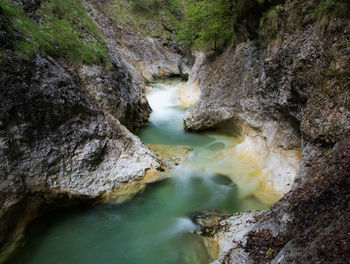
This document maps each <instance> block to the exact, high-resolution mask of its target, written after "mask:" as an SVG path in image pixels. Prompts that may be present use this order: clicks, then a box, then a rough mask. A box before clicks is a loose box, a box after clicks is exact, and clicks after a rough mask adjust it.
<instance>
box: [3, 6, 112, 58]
mask: <svg viewBox="0 0 350 264" xmlns="http://www.w3.org/2000/svg"><path fill="white" fill-rule="evenodd" d="M0 6H1V7H2V9H3V10H4V12H5V14H6V15H7V17H9V19H10V20H11V22H12V23H13V24H14V25H15V27H16V28H17V29H19V30H20V31H21V32H23V33H24V34H25V35H26V36H27V38H26V39H23V40H21V41H19V42H18V43H16V52H17V53H18V55H20V56H22V57H24V58H28V57H31V56H33V55H34V54H35V53H36V52H37V50H38V48H40V49H42V50H43V51H44V52H46V53H47V54H49V55H51V56H53V57H63V58H66V59H69V60H71V61H72V62H84V63H87V64H92V63H97V64H108V63H109V60H108V53H107V51H106V44H105V42H104V40H103V37H102V35H101V34H100V33H99V32H98V30H97V28H96V26H95V24H94V23H93V21H92V20H91V18H90V17H89V15H88V13H87V11H86V10H85V8H84V6H83V4H82V2H80V1H74V0H48V1H45V2H44V3H43V4H42V6H41V7H40V9H39V10H38V13H39V15H40V17H41V23H40V25H39V24H37V23H36V22H34V21H33V20H32V19H30V18H29V17H28V15H27V14H26V13H25V12H24V11H23V9H22V8H21V7H19V6H17V5H15V4H10V3H7V2H5V1H3V0H0ZM86 39H89V40H86Z"/></svg>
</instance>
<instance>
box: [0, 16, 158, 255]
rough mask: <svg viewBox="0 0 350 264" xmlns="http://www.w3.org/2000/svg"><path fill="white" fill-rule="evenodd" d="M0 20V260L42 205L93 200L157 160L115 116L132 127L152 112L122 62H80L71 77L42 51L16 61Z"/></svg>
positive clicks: (145, 170) (137, 176) (152, 166)
mask: <svg viewBox="0 0 350 264" xmlns="http://www.w3.org/2000/svg"><path fill="white" fill-rule="evenodd" d="M0 17H1V19H0V30H1V32H0V33H1V34H0V35H1V36H4V37H3V38H1V42H0V45H1V49H2V50H4V51H5V54H6V58H3V59H2V60H1V62H0V80H1V81H0V83H1V89H0V208H1V209H0V222H1V225H0V250H1V259H3V257H5V256H6V254H7V253H9V252H6V251H4V250H5V249H8V247H7V246H8V245H7V244H6V242H8V243H9V244H10V243H11V242H13V241H11V240H9V239H10V238H11V237H12V238H13V239H16V237H15V238H14V236H16V233H15V230H18V229H19V228H20V227H23V226H24V225H25V224H26V223H27V222H28V221H30V220H31V219H33V218H34V217H36V216H37V215H38V214H41V213H43V212H45V209H47V208H49V207H53V208H56V207H61V206H71V205H72V204H74V203H81V202H84V201H90V202H91V201H94V200H96V199H98V198H100V197H102V196H106V195H107V194H108V193H110V192H112V191H113V190H114V189H115V188H118V187H120V186H122V185H123V184H124V183H128V182H130V181H134V180H140V179H142V178H143V177H144V176H145V174H146V173H148V172H151V171H154V170H158V169H161V167H162V166H163V164H162V163H161V162H160V161H159V160H158V158H157V157H156V155H155V154H154V153H153V152H152V151H151V150H149V149H148V148H147V147H146V146H145V145H144V144H143V143H142V142H141V141H140V140H139V139H138V138H137V137H136V136H134V135H133V134H132V133H131V132H129V130H128V129H127V128H126V127H125V126H124V125H122V124H121V123H120V122H119V120H118V119H119V118H120V120H121V122H123V123H124V124H125V125H126V126H128V127H129V128H130V129H135V128H137V127H139V126H141V125H142V124H143V123H144V122H145V121H146V120H147V117H148V114H149V112H150V108H149V106H148V104H147V102H145V101H144V97H143V96H142V93H141V90H140V88H139V87H138V86H137V84H136V83H134V82H133V81H132V79H131V77H130V74H129V73H128V71H127V70H126V67H125V66H123V65H117V64H114V65H113V66H112V67H111V68H109V69H105V68H103V67H98V66H93V67H90V66H89V67H88V66H81V68H80V69H78V70H77V71H78V72H79V75H78V76H74V77H73V75H72V73H73V74H75V73H74V71H71V70H70V71H67V70H66V69H65V68H64V67H63V66H62V65H61V64H59V63H58V62H57V61H55V60H53V59H52V58H50V57H48V56H46V55H45V54H39V55H37V56H35V57H34V58H33V59H30V60H24V59H20V58H19V57H17V56H16V55H15V54H14V51H13V43H12V42H11V41H10V39H11V38H10V36H7V35H9V32H8V30H9V29H10V28H11V24H10V22H9V21H8V20H7V19H6V17H4V16H3V15H1V16H0ZM14 32H15V34H16V36H17V37H18V38H21V37H22V36H21V34H20V33H19V32H16V31H15V30H14ZM6 36H7V37H6ZM120 63H122V61H120ZM67 68H68V67H67ZM99 78H100V79H99ZM100 83H103V84H104V85H101V84H100ZM0 261H1V260H0Z"/></svg>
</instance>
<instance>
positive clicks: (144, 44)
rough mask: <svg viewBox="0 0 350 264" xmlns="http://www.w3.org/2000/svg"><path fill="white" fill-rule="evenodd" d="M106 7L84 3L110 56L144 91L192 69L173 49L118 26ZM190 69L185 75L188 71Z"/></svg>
mask: <svg viewBox="0 0 350 264" xmlns="http://www.w3.org/2000/svg"><path fill="white" fill-rule="evenodd" d="M105 4H106V5H107V6H105V7H104V8H101V7H97V6H95V5H94V4H93V3H89V2H85V5H86V6H87V9H88V11H89V14H90V15H91V17H92V18H93V19H94V21H95V23H96V25H97V26H98V28H99V30H100V31H101V33H102V34H103V35H104V37H105V40H106V42H107V45H108V47H109V50H110V53H111V55H112V56H115V55H117V56H120V57H121V58H122V60H123V61H125V62H126V63H127V67H128V70H129V71H130V72H131V75H132V76H133V78H134V79H135V80H136V81H137V83H138V84H139V85H141V87H144V86H145V85H146V83H147V82H149V81H153V80H156V79H163V78H166V77H170V76H174V75H176V76H180V73H181V72H180V65H181V67H182V69H184V68H185V67H187V68H190V67H191V66H192V65H191V60H186V61H182V55H181V54H179V50H178V49H176V48H175V47H174V45H170V43H165V42H164V43H162V41H161V40H159V39H155V38H151V37H146V38H142V37H140V36H139V35H138V34H136V33H133V32H128V31H126V30H125V29H124V28H123V27H120V26H118V25H117V24H116V23H115V22H114V21H113V20H112V19H111V18H110V17H109V16H108V14H107V13H106V12H107V11H105V10H107V9H108V3H105ZM163 44H166V45H163ZM187 68H186V69H185V71H188V69H187Z"/></svg>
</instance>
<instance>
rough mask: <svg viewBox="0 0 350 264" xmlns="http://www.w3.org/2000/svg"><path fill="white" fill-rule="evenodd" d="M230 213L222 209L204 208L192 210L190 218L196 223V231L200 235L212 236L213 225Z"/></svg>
mask: <svg viewBox="0 0 350 264" xmlns="http://www.w3.org/2000/svg"><path fill="white" fill-rule="evenodd" d="M230 215H231V214H230V213H229V212H227V211H225V210H222V209H205V210H201V211H196V212H193V213H192V214H191V215H190V218H191V220H192V221H193V222H194V223H195V224H196V225H197V227H198V229H197V233H198V234H200V235H202V236H212V235H213V233H214V232H213V231H214V229H215V226H217V225H218V224H219V223H220V222H221V221H222V220H224V219H226V218H228V217H229V216H230Z"/></svg>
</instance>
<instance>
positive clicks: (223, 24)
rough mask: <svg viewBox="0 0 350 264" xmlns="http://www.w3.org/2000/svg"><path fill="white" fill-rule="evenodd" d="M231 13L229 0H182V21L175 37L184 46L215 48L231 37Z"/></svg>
mask: <svg viewBox="0 0 350 264" xmlns="http://www.w3.org/2000/svg"><path fill="white" fill-rule="evenodd" d="M232 15H233V13H232V7H231V1H230V0H210V1H208V0H200V1H197V0H187V1H184V21H182V23H180V24H179V27H178V30H177V35H176V39H177V40H178V41H180V42H181V43H183V44H184V45H186V46H193V47H195V48H199V49H209V48H211V49H214V50H216V49H217V48H218V47H222V46H225V45H226V44H227V43H229V42H230V41H231V40H232V39H233V32H232Z"/></svg>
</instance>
